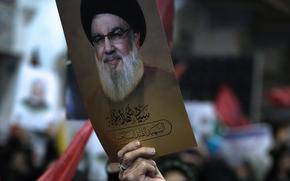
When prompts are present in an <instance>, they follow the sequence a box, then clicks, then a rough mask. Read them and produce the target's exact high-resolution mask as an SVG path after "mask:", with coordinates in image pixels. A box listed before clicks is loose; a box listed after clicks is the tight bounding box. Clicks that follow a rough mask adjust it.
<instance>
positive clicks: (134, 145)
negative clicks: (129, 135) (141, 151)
mask: <svg viewBox="0 0 290 181" xmlns="http://www.w3.org/2000/svg"><path fill="white" fill-rule="evenodd" d="M140 146H141V143H140V141H138V140H136V141H132V142H130V143H128V144H127V145H125V146H124V147H123V148H122V149H121V150H119V151H118V153H117V155H118V159H119V161H120V162H122V158H123V156H124V154H125V153H127V152H130V151H133V150H135V149H137V148H139V147H140Z"/></svg>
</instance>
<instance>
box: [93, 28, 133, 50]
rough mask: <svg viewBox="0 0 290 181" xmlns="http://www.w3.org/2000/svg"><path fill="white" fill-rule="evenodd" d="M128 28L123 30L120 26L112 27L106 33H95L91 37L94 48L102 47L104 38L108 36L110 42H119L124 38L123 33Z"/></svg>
mask: <svg viewBox="0 0 290 181" xmlns="http://www.w3.org/2000/svg"><path fill="white" fill-rule="evenodd" d="M129 30H130V28H128V29H126V30H123V29H122V28H119V27H117V28H114V29H113V30H112V31H111V32H110V33H108V34H107V35H95V36H93V37H92V39H91V41H92V43H93V45H94V47H96V48H101V47H104V45H105V38H106V37H108V39H109V40H110V42H111V43H113V44H117V43H120V42H121V41H122V40H123V39H124V35H125V34H126V33H127V32H128V31H129Z"/></svg>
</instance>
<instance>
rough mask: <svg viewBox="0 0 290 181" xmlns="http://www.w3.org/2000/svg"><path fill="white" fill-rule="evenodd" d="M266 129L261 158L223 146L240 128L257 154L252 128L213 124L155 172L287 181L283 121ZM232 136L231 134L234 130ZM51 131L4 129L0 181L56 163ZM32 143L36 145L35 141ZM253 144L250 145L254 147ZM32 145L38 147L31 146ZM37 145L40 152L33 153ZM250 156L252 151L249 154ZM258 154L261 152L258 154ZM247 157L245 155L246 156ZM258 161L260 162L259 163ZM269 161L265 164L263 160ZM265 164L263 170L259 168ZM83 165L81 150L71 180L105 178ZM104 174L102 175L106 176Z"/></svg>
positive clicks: (174, 177) (160, 161) (199, 178)
mask: <svg viewBox="0 0 290 181" xmlns="http://www.w3.org/2000/svg"><path fill="white" fill-rule="evenodd" d="M266 125H268V126H270V128H271V146H270V147H268V149H267V150H265V151H266V152H265V153H266V154H265V155H264V156H263V155H254V157H251V156H248V157H247V156H241V153H239V151H241V150H232V151H233V152H234V153H235V154H232V153H229V152H228V151H227V150H226V149H224V146H223V145H224V142H225V139H227V137H228V135H226V134H225V133H226V132H227V131H228V129H238V130H239V129H243V131H246V132H247V134H245V137H246V138H248V137H252V136H253V135H254V137H255V138H254V142H252V143H249V144H250V146H251V147H252V149H253V150H255V149H259V141H260V140H259V138H257V137H256V133H255V131H249V130H252V129H253V128H252V125H246V126H244V127H241V128H227V127H226V126H225V125H223V124H221V123H218V124H216V128H215V131H214V133H213V134H212V133H211V134H208V133H204V134H202V135H201V136H200V137H199V140H198V147H195V148H192V149H189V150H185V151H182V152H180V153H175V154H171V155H166V156H163V157H160V158H157V159H156V162H157V165H158V168H159V169H160V171H161V172H162V173H163V175H164V177H165V178H166V179H167V180H168V181H178V180H180V181H185V180H192V181H212V180H220V181H288V180H289V179H290V138H289V125H288V122H287V121H286V122H283V123H279V124H276V123H275V124H266ZM236 131H237V130H236ZM237 132H238V133H234V136H232V137H231V136H230V139H231V140H232V139H235V138H236V137H239V138H240V136H241V135H240V134H242V133H241V132H239V131H237ZM56 133H57V131H56V127H53V126H50V127H49V129H47V130H45V131H42V132H32V131H28V130H26V129H24V128H22V127H21V126H19V125H13V126H11V127H10V131H9V136H8V137H7V139H6V141H5V143H4V144H2V145H1V147H0V159H1V160H0V178H1V180H4V181H6V180H7V181H10V180H11V181H12V180H36V179H37V178H39V177H40V176H41V175H42V174H43V173H44V171H45V170H47V168H48V167H49V165H50V164H51V163H52V162H53V161H55V160H57V159H58V158H59V157H60V155H61V151H60V149H59V147H58V144H57V134H56ZM36 140H37V141H36ZM255 141H256V144H255ZM37 142H38V143H37ZM40 142H41V144H40V145H42V146H43V148H42V149H43V152H42V153H39V151H38V148H37V146H36V145H38V147H39V143H40ZM235 144H240V145H235V148H239V147H240V148H241V147H243V146H245V147H247V143H245V142H236V143H235ZM253 154H254V151H253ZM261 154H263V153H261ZM247 155H251V153H247ZM101 157H102V160H103V161H102V162H100V165H101V167H102V169H103V172H104V173H106V162H107V158H106V156H105V154H104V153H101V154H99V155H96V157H95V158H94V159H95V160H96V161H97V160H100V158H101ZM259 157H260V158H259ZM263 159H265V160H267V159H269V162H265V160H263ZM263 164H266V165H263ZM93 169H94V168H92V167H91V166H90V164H89V157H88V153H87V150H85V152H84V154H83V158H82V160H81V162H80V163H79V166H78V168H77V171H76V173H75V176H74V180H100V181H102V180H106V179H107V177H102V176H100V177H98V175H95V176H94V177H92V176H91V175H90V172H94V170H93ZM106 174H108V173H106Z"/></svg>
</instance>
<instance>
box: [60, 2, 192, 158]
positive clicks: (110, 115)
mask: <svg viewBox="0 0 290 181" xmlns="http://www.w3.org/2000/svg"><path fill="white" fill-rule="evenodd" d="M57 5H58V10H59V13H60V17H61V21H62V25H63V28H64V32H65V35H66V40H67V44H68V48H69V55H70V58H71V59H72V64H73V68H74V71H75V75H76V78H77V81H78V84H79V87H80V92H81V95H82V98H83V100H84V104H85V108H86V111H87V113H88V116H89V118H90V120H91V122H92V124H93V127H94V130H95V132H96V134H97V136H98V138H99V139H100V142H101V143H102V145H103V147H104V149H105V151H106V153H107V154H108V156H109V158H110V160H111V161H117V151H118V150H120V149H121V148H122V147H123V146H124V145H126V144H127V143H128V142H130V141H133V140H139V141H141V144H142V145H143V146H148V147H155V149H156V151H157V156H161V155H164V154H168V153H173V152H177V151H181V150H183V149H186V148H189V147H192V146H194V145H196V142H195V138H194V136H193V134H192V130H191V126H190V123H189V120H188V117H187V114H186V111H185V109H184V104H183V101H182V96H181V93H180V90H179V87H178V84H177V82H176V79H175V76H174V71H173V65H172V61H171V58H170V54H169V50H168V47H167V44H166V40H165V35H164V32H163V31H162V27H161V24H160V19H159V16H158V12H157V9H156V4H155V1H154V0H143V1H141V0H140V1H137V0H126V1H120V0H57ZM72 12H73V13H72ZM72 15H73V16H74V17H73V19H72ZM79 15H80V16H79ZM181 139H182V140H183V141H182V142H181V141H180V140H181Z"/></svg>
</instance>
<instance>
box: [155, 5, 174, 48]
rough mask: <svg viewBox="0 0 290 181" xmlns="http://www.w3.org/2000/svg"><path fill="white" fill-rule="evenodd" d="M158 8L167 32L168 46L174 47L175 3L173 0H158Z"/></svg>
mask: <svg viewBox="0 0 290 181" xmlns="http://www.w3.org/2000/svg"><path fill="white" fill-rule="evenodd" d="M157 8H158V12H159V16H160V18H161V21H162V24H163V28H164V30H165V33H166V37H167V42H168V46H169V47H170V48H172V40H173V14H174V4H173V1H172V0H157Z"/></svg>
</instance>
